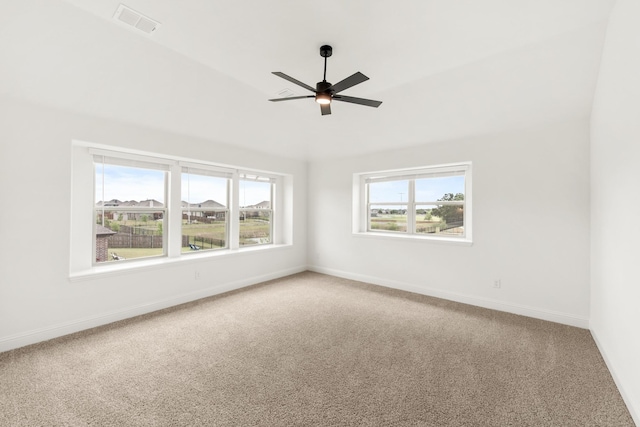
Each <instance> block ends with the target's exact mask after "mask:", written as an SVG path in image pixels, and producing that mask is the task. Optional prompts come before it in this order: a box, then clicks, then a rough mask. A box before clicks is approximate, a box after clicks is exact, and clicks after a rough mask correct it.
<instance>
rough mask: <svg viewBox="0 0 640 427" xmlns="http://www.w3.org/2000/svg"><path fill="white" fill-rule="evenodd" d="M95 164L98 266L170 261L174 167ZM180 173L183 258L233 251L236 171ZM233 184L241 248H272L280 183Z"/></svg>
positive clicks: (246, 179) (249, 179)
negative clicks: (140, 260)
mask: <svg viewBox="0 0 640 427" xmlns="http://www.w3.org/2000/svg"><path fill="white" fill-rule="evenodd" d="M94 165H95V198H94V201H95V205H94V209H95V226H94V227H95V233H94V235H95V242H94V243H95V245H94V247H95V262H96V263H104V262H113V261H122V260H130V259H136V258H145V257H152V256H163V255H167V235H168V232H167V227H168V222H167V213H168V202H167V201H168V197H167V195H168V194H171V193H172V192H170V191H169V188H168V186H169V181H170V180H169V174H170V167H169V166H168V165H164V164H161V163H160V164H155V163H145V162H140V161H130V160H127V159H118V158H105V157H104V156H95V157H94ZM181 170H182V173H181V188H180V193H181V200H180V208H181V217H182V218H181V224H182V225H181V242H180V252H182V253H183V254H185V253H193V252H196V251H206V250H216V249H228V248H229V242H230V237H229V233H230V229H231V225H230V217H231V210H230V208H231V206H230V194H231V189H232V185H233V182H234V180H233V179H232V173H231V171H226V172H225V171H222V172H221V171H219V170H217V169H212V170H207V169H206V168H203V169H198V168H195V169H194V168H190V167H182V168H181ZM235 182H236V185H238V186H239V202H240V203H239V204H238V211H237V212H236V215H237V216H238V217H239V223H238V224H239V226H238V229H237V230H236V233H238V234H237V236H238V245H239V246H249V245H259V244H267V243H271V242H272V234H273V210H272V204H273V194H274V187H275V180H274V179H273V178H269V177H261V176H257V175H248V174H241V175H239V177H238V178H237V179H236V180H235ZM174 193H175V192H174Z"/></svg>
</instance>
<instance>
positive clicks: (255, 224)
mask: <svg viewBox="0 0 640 427" xmlns="http://www.w3.org/2000/svg"><path fill="white" fill-rule="evenodd" d="M271 229H272V228H271V210H270V209H253V210H246V211H245V210H243V211H241V212H240V246H249V245H262V244H265V243H271Z"/></svg>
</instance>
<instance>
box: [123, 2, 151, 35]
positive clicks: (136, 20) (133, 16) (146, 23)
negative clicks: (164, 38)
mask: <svg viewBox="0 0 640 427" xmlns="http://www.w3.org/2000/svg"><path fill="white" fill-rule="evenodd" d="M113 17H114V18H115V19H117V20H118V21H120V22H122V23H124V24H127V25H130V26H132V27H135V28H137V29H138V30H140V31H144V32H145V33H147V34H152V33H153V32H154V31H155V30H157V29H158V27H159V26H160V23H159V22H158V21H154V20H153V19H151V18H149V17H148V16H144V15H143V14H141V13H139V12H136V11H135V10H133V9H131V8H129V7H127V6H125V5H123V4H121V5H120V6H118V10H116V13H115V15H113Z"/></svg>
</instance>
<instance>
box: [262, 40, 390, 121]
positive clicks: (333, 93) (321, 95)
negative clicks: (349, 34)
mask: <svg viewBox="0 0 640 427" xmlns="http://www.w3.org/2000/svg"><path fill="white" fill-rule="evenodd" d="M332 54H333V48H332V47H331V46H329V45H323V46H322V47H320V56H322V57H323V58H324V76H323V78H322V81H321V82H318V83H316V87H315V89H314V88H313V87H311V86H309V85H308V84H306V83H302V82H301V81H299V80H296V79H294V78H293V77H291V76H288V75H286V74H284V73H283V72H281V71H274V72H273V74H275V75H276V76H278V77H281V78H283V79H285V80H288V81H290V82H291V83H295V84H297V85H298V86H300V87H303V88H305V89H307V90H309V91H311V92H314V93H315V95H307V96H292V97H288V98H275V99H270V100H269V101H274V102H277V101H290V100H293V99H302V98H315V100H316V102H317V103H318V104H320V113H321V114H322V115H323V116H325V115H327V114H331V101H342V102H349V103H351V104H358V105H366V106H367V107H374V108H378V107H379V106H380V104H382V101H374V100H372V99H364V98H355V97H353V96H344V95H338V93H339V92H342V91H343V90H346V89H349V88H350V87H353V86H355V85H357V84H360V83H362V82H365V81H367V80H369V77H367V76H365V75H364V74H362V73H361V72H360V71H358V72H357V73H355V74H353V75H351V76H349V77H347V78H346V79H344V80H341V81H339V82H338V83H336V84H334V85H332V84H331V83H329V82H328V81H327V58H328V57H330V56H331V55H332Z"/></svg>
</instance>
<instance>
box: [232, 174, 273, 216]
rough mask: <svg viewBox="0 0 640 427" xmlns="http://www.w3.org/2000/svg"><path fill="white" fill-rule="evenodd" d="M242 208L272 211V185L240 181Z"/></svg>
mask: <svg viewBox="0 0 640 427" xmlns="http://www.w3.org/2000/svg"><path fill="white" fill-rule="evenodd" d="M239 197H240V207H241V208H249V209H253V208H256V209H271V183H270V182H260V181H245V180H240V195H239Z"/></svg>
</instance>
